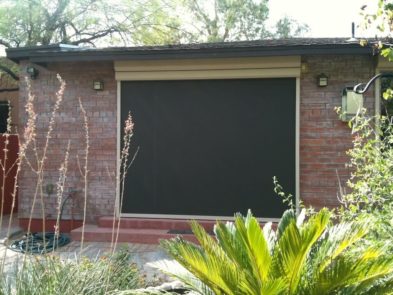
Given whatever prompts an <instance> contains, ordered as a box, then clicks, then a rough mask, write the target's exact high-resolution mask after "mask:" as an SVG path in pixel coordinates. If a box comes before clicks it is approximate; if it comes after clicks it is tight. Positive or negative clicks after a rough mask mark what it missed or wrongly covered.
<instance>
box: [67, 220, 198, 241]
mask: <svg viewBox="0 0 393 295" xmlns="http://www.w3.org/2000/svg"><path fill="white" fill-rule="evenodd" d="M81 235H82V227H79V228H77V229H74V230H72V231H71V239H72V240H73V241H80V240H81ZM176 236H177V235H176V234H169V233H168V229H146V228H120V229H119V236H118V242H128V243H140V244H158V243H159V241H160V240H162V239H170V238H174V237H176ZM182 237H183V238H184V239H186V240H188V241H191V242H196V239H195V237H194V236H193V235H192V234H184V235H182ZM84 240H85V241H88V242H111V240H112V228H108V227H99V226H96V225H90V224H88V225H86V226H85V232H84Z"/></svg>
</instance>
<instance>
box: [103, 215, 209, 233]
mask: <svg viewBox="0 0 393 295" xmlns="http://www.w3.org/2000/svg"><path fill="white" fill-rule="evenodd" d="M198 223H199V224H200V225H202V226H203V227H204V228H205V229H206V230H208V231H212V230H213V227H214V225H215V223H216V221H215V220H198ZM116 225H117V222H116ZM98 226H99V227H103V228H112V227H113V217H111V216H103V217H100V218H99V219H98ZM120 228H124V229H125V228H130V229H164V230H189V229H190V220H187V219H160V218H121V219H120Z"/></svg>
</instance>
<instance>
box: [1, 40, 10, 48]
mask: <svg viewBox="0 0 393 295" xmlns="http://www.w3.org/2000/svg"><path fill="white" fill-rule="evenodd" d="M0 44H1V45H4V46H5V47H12V46H11V43H9V42H7V41H5V40H3V39H0Z"/></svg>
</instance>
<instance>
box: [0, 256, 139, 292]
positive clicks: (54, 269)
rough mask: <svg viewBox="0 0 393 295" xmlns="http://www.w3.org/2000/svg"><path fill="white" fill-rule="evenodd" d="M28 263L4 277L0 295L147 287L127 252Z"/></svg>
mask: <svg viewBox="0 0 393 295" xmlns="http://www.w3.org/2000/svg"><path fill="white" fill-rule="evenodd" d="M26 259H27V260H26V261H25V262H24V263H22V262H21V263H20V264H19V265H15V267H14V268H13V269H12V270H11V273H9V274H4V275H3V278H2V280H1V284H0V294H16V295H19V294H23V295H28V294H37V295H41V294H48V295H52V294H59V295H60V294H61V295H68V294H92V295H93V294H94V295H95V294H107V293H108V292H111V291H114V290H126V289H135V288H140V287H142V286H144V280H143V277H142V276H140V275H139V273H138V269H137V267H136V266H135V265H134V264H131V263H130V256H129V253H128V252H126V251H124V250H123V251H120V252H119V253H116V254H114V255H113V256H109V257H103V258H97V259H96V260H90V259H87V258H81V259H78V260H70V261H63V260H61V259H60V258H59V257H57V256H52V255H49V256H30V257H29V256H26Z"/></svg>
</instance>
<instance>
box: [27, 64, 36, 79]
mask: <svg viewBox="0 0 393 295" xmlns="http://www.w3.org/2000/svg"><path fill="white" fill-rule="evenodd" d="M26 73H27V74H28V75H29V76H30V78H31V79H33V80H34V79H35V78H37V76H38V70H37V69H36V68H35V67H33V66H28V67H27V68H26Z"/></svg>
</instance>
